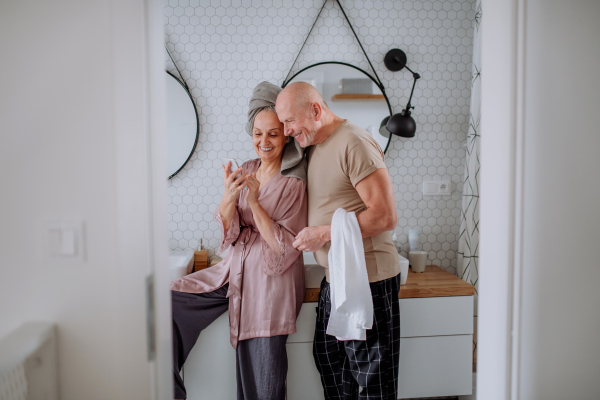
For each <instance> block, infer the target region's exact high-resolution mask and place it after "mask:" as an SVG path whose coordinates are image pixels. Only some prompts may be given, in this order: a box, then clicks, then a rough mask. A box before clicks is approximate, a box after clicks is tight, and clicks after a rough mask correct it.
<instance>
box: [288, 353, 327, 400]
mask: <svg viewBox="0 0 600 400" xmlns="http://www.w3.org/2000/svg"><path fill="white" fill-rule="evenodd" d="M286 346H287V356H288V374H287V400H323V399H324V398H325V396H324V395H323V386H322V385H321V377H320V376H319V371H317V367H316V366H315V360H314V359H313V355H312V346H313V345H312V343H288V344H287V345H286Z"/></svg>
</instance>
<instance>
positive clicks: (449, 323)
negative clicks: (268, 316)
mask: <svg viewBox="0 0 600 400" xmlns="http://www.w3.org/2000/svg"><path fill="white" fill-rule="evenodd" d="M473 293H474V288H473V287H472V286H471V285H469V284H468V283H466V282H464V281H462V280H460V279H459V278H457V277H456V276H454V275H451V274H449V273H447V272H445V271H444V270H442V269H441V268H438V267H434V266H427V269H426V272H425V273H422V274H415V273H413V272H409V274H408V281H407V283H406V285H404V286H402V287H401V289H400V296H399V297H400V299H399V300H398V301H399V302H400V368H399V385H398V386H399V398H418V397H435V396H457V395H468V394H471V390H472V389H471V388H472V354H473ZM317 296H318V289H307V293H306V298H305V301H310V300H312V301H310V302H305V303H304V304H303V305H302V309H301V311H300V315H299V316H298V319H297V321H296V326H297V333H295V334H293V335H290V336H289V337H288V341H287V355H288V375H287V400H321V399H323V398H324V396H323V389H322V386H321V380H320V377H319V373H318V372H317V369H316V367H315V362H314V359H313V355H312V346H313V345H312V342H313V335H314V330H315V321H316V315H317V314H316V310H315V308H316V306H317V303H316V302H314V300H315V299H316V298H317ZM228 318H229V317H228V314H227V313H225V314H224V315H222V316H221V317H219V318H218V319H217V320H216V321H215V322H214V323H213V324H211V325H210V326H209V327H208V328H207V329H206V330H205V331H204V332H202V334H201V335H200V338H199V339H198V342H197V343H196V345H195V347H194V349H193V350H192V352H191V353H190V355H189V357H188V359H187V361H186V363H185V365H184V370H183V375H184V382H185V385H186V388H187V391H188V399H190V400H205V399H206V400H208V399H210V400H231V399H235V398H236V379H235V351H234V350H233V348H232V347H231V345H230V344H229V320H228Z"/></svg>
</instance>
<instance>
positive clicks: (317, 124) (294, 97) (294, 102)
mask: <svg viewBox="0 0 600 400" xmlns="http://www.w3.org/2000/svg"><path fill="white" fill-rule="evenodd" d="M275 109H276V110H277V116H278V117H279V120H280V121H281V122H283V132H284V134H285V135H286V136H291V137H293V138H294V139H296V140H297V141H298V143H299V144H300V146H302V147H307V146H310V145H311V143H313V141H314V139H315V136H316V135H317V134H318V132H319V130H320V129H321V128H322V127H323V124H324V121H327V120H329V119H330V118H327V116H333V117H335V116H334V115H333V114H332V113H331V111H329V107H327V104H326V103H325V101H324V100H323V97H321V95H320V94H319V92H318V91H317V89H315V88H314V87H313V86H312V85H310V84H308V83H306V82H294V83H290V84H289V85H288V86H286V88H285V89H283V90H282V91H281V92H280V93H279V95H278V96H277V101H276V102H275Z"/></svg>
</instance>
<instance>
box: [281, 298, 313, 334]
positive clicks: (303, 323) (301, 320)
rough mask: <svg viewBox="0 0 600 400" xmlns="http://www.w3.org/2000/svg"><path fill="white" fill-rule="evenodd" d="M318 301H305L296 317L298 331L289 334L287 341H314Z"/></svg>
mask: <svg viewBox="0 0 600 400" xmlns="http://www.w3.org/2000/svg"><path fill="white" fill-rule="evenodd" d="M316 309H317V303H304V304H302V308H301V309H300V314H298V318H297V319H296V330H297V332H296V333H294V334H293V335H289V336H288V340H287V343H309V342H310V343H312V341H313V338H314V336H315V324H316V320H317V311H316Z"/></svg>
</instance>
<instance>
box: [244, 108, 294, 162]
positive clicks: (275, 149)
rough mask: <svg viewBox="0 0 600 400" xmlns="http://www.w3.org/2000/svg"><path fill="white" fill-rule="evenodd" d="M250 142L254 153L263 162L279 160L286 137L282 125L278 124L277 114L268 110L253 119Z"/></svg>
mask: <svg viewBox="0 0 600 400" xmlns="http://www.w3.org/2000/svg"><path fill="white" fill-rule="evenodd" d="M252 141H253V142H254V151H256V154H258V156H259V157H260V159H261V160H262V161H263V162H267V163H269V162H275V161H277V162H278V161H280V160H281V155H282V154H283V147H284V146H285V144H286V142H287V137H286V136H285V135H284V134H283V124H282V123H281V122H279V118H277V114H275V113H274V112H273V111H271V110H268V109H267V110H262V111H261V112H259V113H258V115H257V116H256V118H254V127H253V128H252Z"/></svg>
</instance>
